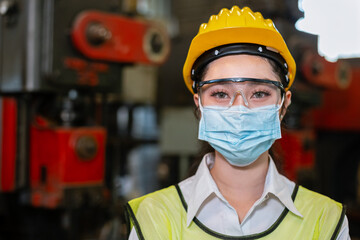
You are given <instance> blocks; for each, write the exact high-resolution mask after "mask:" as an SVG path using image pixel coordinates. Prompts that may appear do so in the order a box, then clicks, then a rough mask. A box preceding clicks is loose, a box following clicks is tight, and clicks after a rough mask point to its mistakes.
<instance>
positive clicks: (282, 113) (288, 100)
mask: <svg viewBox="0 0 360 240" xmlns="http://www.w3.org/2000/svg"><path fill="white" fill-rule="evenodd" d="M284 98H285V99H284V105H283V107H282V108H281V111H280V120H282V119H283V118H284V116H285V114H286V111H287V109H288V107H289V106H290V104H291V92H290V91H286V93H285V96H284Z"/></svg>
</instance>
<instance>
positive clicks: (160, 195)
mask: <svg viewBox="0 0 360 240" xmlns="http://www.w3.org/2000/svg"><path fill="white" fill-rule="evenodd" d="M179 202H180V199H179V195H178V191H177V190H176V187H175V186H170V187H167V188H164V189H161V190H158V191H156V192H152V193H149V194H147V195H144V196H142V197H139V198H135V199H133V200H131V201H129V205H130V206H131V208H132V209H133V211H134V212H135V213H138V212H139V211H158V210H166V209H169V208H176V207H177V206H178V205H179Z"/></svg>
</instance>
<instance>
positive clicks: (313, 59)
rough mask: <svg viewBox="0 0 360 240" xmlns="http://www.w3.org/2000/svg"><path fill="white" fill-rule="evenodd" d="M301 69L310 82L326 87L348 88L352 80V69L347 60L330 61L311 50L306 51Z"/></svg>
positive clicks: (335, 88)
mask: <svg viewBox="0 0 360 240" xmlns="http://www.w3.org/2000/svg"><path fill="white" fill-rule="evenodd" d="M301 71H302V73H303V74H304V76H305V78H306V79H307V81H308V82H310V83H311V84H314V85H316V86H320V87H324V88H326V89H334V90H344V89H347V88H348V87H349V86H350V84H351V80H352V78H351V69H350V67H349V66H348V64H346V62H344V61H337V62H328V61H327V60H326V59H325V58H323V57H321V56H320V55H318V54H317V53H315V52H313V51H310V50H309V51H306V52H305V53H304V57H303V59H302V62H301Z"/></svg>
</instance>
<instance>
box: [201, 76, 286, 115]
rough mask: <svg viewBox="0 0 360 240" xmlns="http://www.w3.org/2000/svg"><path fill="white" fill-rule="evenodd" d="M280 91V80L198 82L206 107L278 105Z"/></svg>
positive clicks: (239, 79) (281, 90)
mask: <svg viewBox="0 0 360 240" xmlns="http://www.w3.org/2000/svg"><path fill="white" fill-rule="evenodd" d="M282 93H283V88H282V84H281V83H280V82H278V81H271V80H266V79H247V78H231V79H216V80H210V81H204V82H200V84H199V94H200V101H201V105H202V106H203V107H208V108H209V107H214V108H219V107H221V108H229V107H231V106H232V105H234V104H236V105H239V104H241V105H244V106H246V107H248V108H250V109H251V108H258V107H265V106H269V105H279V104H281V97H282ZM239 98H241V99H239Z"/></svg>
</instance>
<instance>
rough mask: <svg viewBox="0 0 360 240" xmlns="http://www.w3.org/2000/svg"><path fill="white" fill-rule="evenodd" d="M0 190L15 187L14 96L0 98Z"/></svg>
mask: <svg viewBox="0 0 360 240" xmlns="http://www.w3.org/2000/svg"><path fill="white" fill-rule="evenodd" d="M1 105H2V106H1V118H2V122H1V131H2V134H1V159H0V191H1V192H10V191H14V190H15V188H16V182H15V179H16V178H15V173H16V149H17V148H16V142H17V103H16V99H15V98H11V97H3V98H1Z"/></svg>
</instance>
